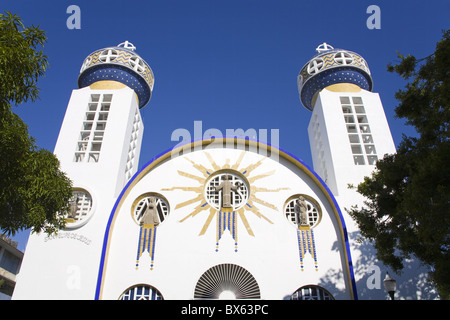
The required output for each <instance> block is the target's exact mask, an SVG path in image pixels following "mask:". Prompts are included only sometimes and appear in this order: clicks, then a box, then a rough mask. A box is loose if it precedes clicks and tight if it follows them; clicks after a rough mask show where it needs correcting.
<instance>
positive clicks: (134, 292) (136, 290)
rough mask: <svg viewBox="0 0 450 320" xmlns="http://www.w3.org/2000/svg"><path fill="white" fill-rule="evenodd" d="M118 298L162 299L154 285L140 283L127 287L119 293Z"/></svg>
mask: <svg viewBox="0 0 450 320" xmlns="http://www.w3.org/2000/svg"><path fill="white" fill-rule="evenodd" d="M119 300H163V297H162V295H161V292H159V290H157V289H155V288H154V287H152V286H149V285H146V284H140V285H137V286H133V287H131V288H128V289H127V290H126V291H125V292H124V293H122V294H121V295H120V297H119Z"/></svg>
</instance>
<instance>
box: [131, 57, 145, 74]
mask: <svg viewBox="0 0 450 320" xmlns="http://www.w3.org/2000/svg"><path fill="white" fill-rule="evenodd" d="M129 63H130V66H131V67H132V68H133V70H134V71H137V72H144V70H145V65H144V62H143V61H142V59H141V58H139V57H138V56H132V57H131V58H130V60H129Z"/></svg>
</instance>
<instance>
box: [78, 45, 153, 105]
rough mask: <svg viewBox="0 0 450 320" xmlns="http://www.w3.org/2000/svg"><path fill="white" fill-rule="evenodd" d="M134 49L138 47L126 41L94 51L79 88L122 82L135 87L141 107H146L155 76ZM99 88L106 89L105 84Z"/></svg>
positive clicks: (87, 60) (89, 56)
mask: <svg viewBox="0 0 450 320" xmlns="http://www.w3.org/2000/svg"><path fill="white" fill-rule="evenodd" d="M134 50H136V47H135V46H134V45H133V44H132V43H130V42H128V41H125V42H123V43H121V44H119V45H117V46H115V47H109V48H104V49H99V50H97V51H94V52H92V53H91V54H90V55H88V56H87V57H86V59H85V60H84V62H83V65H82V67H81V70H80V75H79V76H78V87H79V88H84V87H87V86H92V85H95V84H98V83H103V84H105V83H108V84H111V83H119V84H121V85H122V86H127V87H129V88H131V89H133V90H134V92H135V93H136V96H137V98H138V100H139V108H143V107H144V106H145V105H146V104H147V103H148V102H149V101H150V97H151V95H152V91H153V84H154V80H155V78H154V76H153V72H152V69H151V68H150V66H149V65H148V64H147V63H146V62H145V61H144V59H142V58H141V57H140V56H139V55H138V54H136V53H135V52H134ZM95 87H97V88H103V87H105V85H103V86H95ZM106 87H108V86H106ZM109 87H111V85H110V86H109Z"/></svg>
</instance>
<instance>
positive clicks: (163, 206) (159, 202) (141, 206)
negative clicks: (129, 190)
mask: <svg viewBox="0 0 450 320" xmlns="http://www.w3.org/2000/svg"><path fill="white" fill-rule="evenodd" d="M150 197H153V198H155V200H156V209H157V211H158V218H159V222H160V223H162V222H163V221H164V220H165V219H166V217H167V216H168V215H169V205H168V204H167V202H166V200H164V199H163V198H162V197H158V196H156V195H148V196H145V197H143V198H142V199H141V200H139V202H138V203H137V205H136V207H135V208H134V213H133V214H134V219H135V221H136V222H137V223H138V224H140V222H141V219H142V217H143V216H144V213H145V211H146V210H147V207H148V203H149V198H150Z"/></svg>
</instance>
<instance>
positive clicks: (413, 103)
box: [349, 30, 450, 298]
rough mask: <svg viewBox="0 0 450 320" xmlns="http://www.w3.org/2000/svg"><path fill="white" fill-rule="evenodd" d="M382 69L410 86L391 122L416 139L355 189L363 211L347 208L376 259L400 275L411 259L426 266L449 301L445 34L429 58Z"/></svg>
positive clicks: (449, 48) (448, 50)
mask: <svg viewBox="0 0 450 320" xmlns="http://www.w3.org/2000/svg"><path fill="white" fill-rule="evenodd" d="M399 58H400V59H401V61H400V63H399V64H397V65H395V66H393V65H391V64H390V65H388V71H390V72H395V73H398V74H399V75H400V76H401V77H402V78H404V79H405V80H407V81H408V83H407V84H406V86H405V88H404V89H402V90H399V91H398V92H397V93H396V95H395V97H396V99H397V100H399V102H400V103H399V105H398V106H397V107H396V109H395V113H396V117H398V118H404V119H406V122H407V124H409V125H412V126H413V127H414V128H415V130H416V132H417V136H416V137H407V136H405V135H404V136H403V139H402V141H401V143H400V145H399V147H398V150H397V153H396V154H393V155H387V156H385V157H384V158H383V159H382V160H380V161H379V162H378V163H377V165H376V170H375V171H374V173H373V174H372V175H371V177H366V178H365V180H364V182H363V183H361V184H359V185H358V188H357V191H358V192H359V193H360V194H362V195H364V196H365V197H366V199H367V201H366V202H365V204H366V207H364V208H357V207H354V208H352V209H351V210H349V213H350V215H351V216H352V217H353V219H355V221H356V222H357V224H358V225H359V228H360V230H361V234H362V236H363V237H365V238H368V239H370V240H372V241H373V242H374V243H375V247H376V248H377V252H378V258H379V259H380V260H381V261H383V262H384V263H385V264H387V265H389V266H391V267H392V268H393V269H394V270H395V271H397V272H399V271H401V270H402V269H403V260H404V259H405V258H408V257H411V256H414V257H416V258H418V259H419V260H421V261H422V262H423V263H424V264H426V265H428V266H430V268H431V272H430V276H431V279H432V280H433V282H434V283H435V284H436V287H437V289H438V291H439V294H440V296H441V298H449V297H450V272H449V270H450V252H449V249H450V210H449V208H450V206H449V200H450V166H449V164H450V141H449V130H448V129H449V120H450V30H447V31H445V32H443V38H442V39H441V40H440V41H439V42H438V43H437V45H436V49H435V51H434V53H433V54H432V55H430V56H429V57H427V58H423V59H416V58H415V57H414V56H411V55H408V56H406V57H405V56H403V55H401V54H399Z"/></svg>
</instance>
